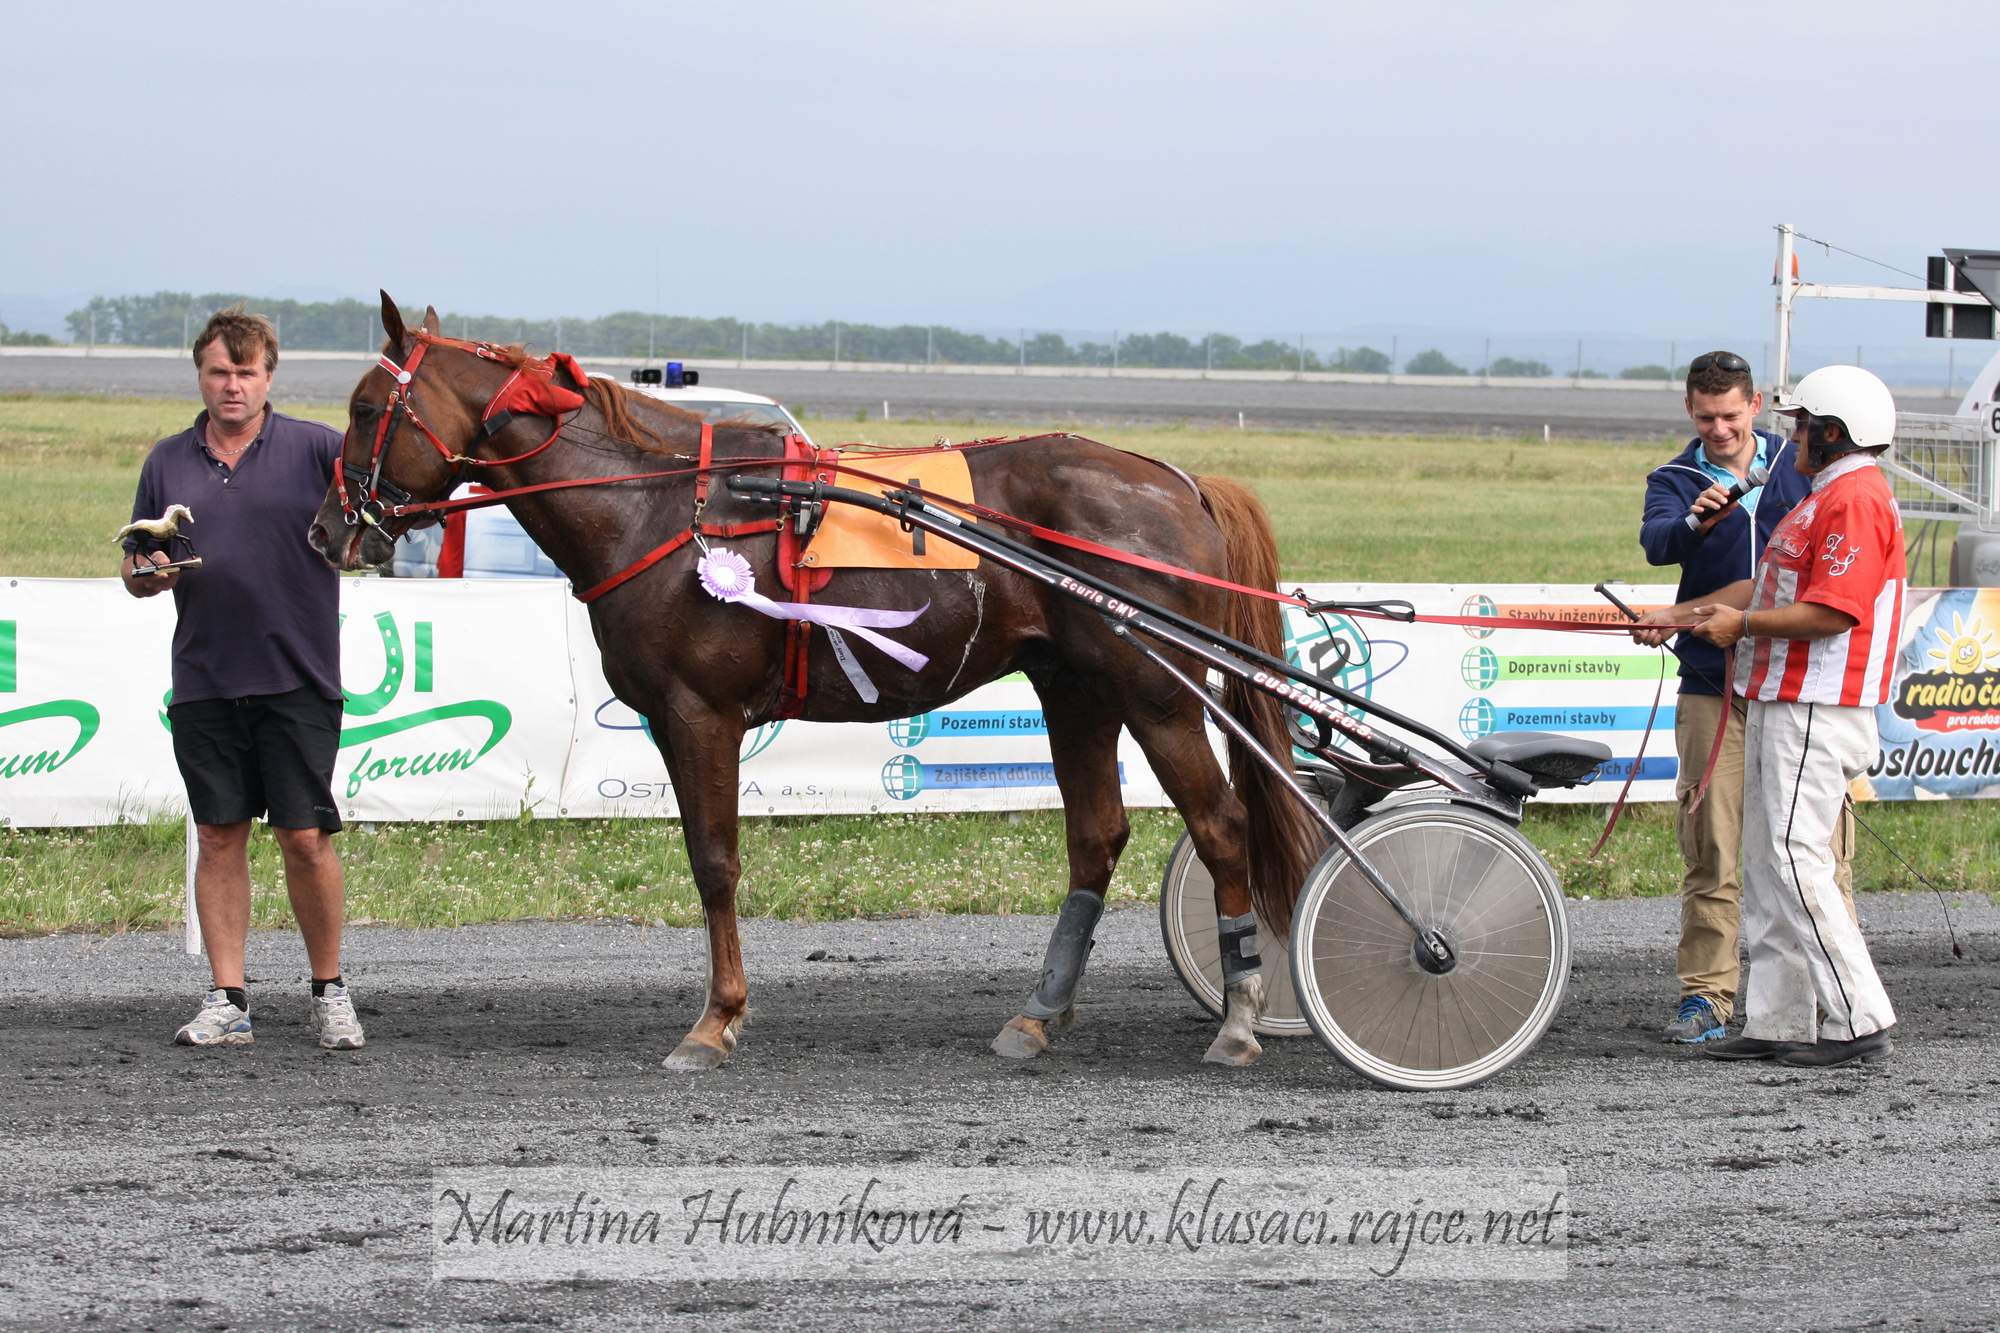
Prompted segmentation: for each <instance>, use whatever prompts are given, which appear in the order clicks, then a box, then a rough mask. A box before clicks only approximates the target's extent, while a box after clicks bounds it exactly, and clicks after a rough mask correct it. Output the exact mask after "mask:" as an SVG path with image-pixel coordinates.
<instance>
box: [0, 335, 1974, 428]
mask: <svg viewBox="0 0 2000 1333" xmlns="http://www.w3.org/2000/svg"><path fill="white" fill-rule="evenodd" d="M367 364H368V363H367V360H366V359H365V358H362V357H360V356H355V357H352V358H345V357H338V358H334V357H329V358H324V359H323V358H319V357H313V358H307V357H305V356H297V357H293V358H291V359H288V360H286V361H284V362H283V363H282V364H281V365H280V366H279V368H278V380H277V388H276V391H275V396H276V398H277V400H278V402H279V403H280V404H283V403H286V402H294V403H342V402H346V401H347V397H348V395H349V394H350V393H352V392H353V391H354V386H355V383H356V382H357V381H358V380H359V379H360V378H361V375H362V373H363V371H364V370H366V368H367ZM593 368H595V367H593ZM606 368H607V369H611V368H610V367H606ZM703 370H704V375H705V378H707V379H708V380H709V381H710V382H711V383H714V384H718V385H726V386H728V387H729V388H732V389H746V390H749V391H750V392H752V393H762V394H768V395H769V396H771V397H773V398H776V399H777V400H778V401H780V402H782V403H785V404H787V405H788V406H790V407H791V408H792V409H793V410H794V411H800V412H809V413H813V414H817V415H822V416H830V417H849V416H854V415H855V414H857V413H863V414H866V415H867V416H869V417H870V418H874V417H877V416H879V415H880V413H881V410H882V404H883V402H884V401H885V400H886V401H887V402H888V403H889V410H890V412H891V413H892V414H894V415H895V416H896V417H898V418H906V419H907V418H912V417H916V418H922V417H926V416H930V417H941V418H945V419H956V420H966V419H974V420H979V421H995V422H1030V421H1032V422H1041V423H1047V422H1049V421H1051V420H1054V421H1062V422H1072V421H1073V422H1075V423H1078V424H1081V425H1091V424H1121V423H1137V422H1176V421H1194V422H1202V423H1205V424H1209V425H1214V424H1217V423H1230V424H1233V423H1234V422H1235V421H1236V419H1237V413H1239V412H1240V413H1242V414H1243V415H1244V418H1245V421H1246V423H1247V424H1249V425H1252V426H1262V427H1292V428H1300V429H1315V430H1332V431H1352V432H1409V433H1415V434H1434V435H1444V434H1449V435H1489V434H1502V435H1536V434H1539V433H1540V432H1541V429H1542V427H1543V426H1547V427H1548V428H1549V430H1550V433H1551V434H1553V435H1557V436H1562V437H1566V438H1587V439H1657V438H1660V437H1662V436H1673V437H1676V438H1685V437H1686V436H1687V435H1688V433H1689V432H1688V424H1687V414H1686V412H1685V411H1684V410H1683V409H1682V406H1681V395H1680V394H1679V393H1676V392H1674V391H1673V390H1671V389H1667V388H1662V389H1659V390H1657V391H1639V390H1630V389H1608V388H1569V387H1544V386H1535V387H1522V386H1512V387H1491V386H1485V385H1480V384H1477V383H1467V384H1464V385H1437V384H1346V383H1320V382H1316V381H1291V380H1201V379H1153V378H1141V377H1138V376H1119V377H1116V378H1109V377H1102V376H1098V377H1084V376H1043V375H1019V376H1017V375H986V374H953V373H950V372H944V371H939V372H926V371H921V370H918V371H905V370H858V371H848V370H841V371H827V370H810V369H772V368H767V367H760V366H758V365H756V364H755V363H752V364H751V365H749V366H747V367H744V368H742V369H738V368H736V367H735V366H732V365H729V364H727V363H723V364H720V365H715V366H710V367H703ZM615 373H617V374H619V375H621V376H622V375H624V374H625V370H624V369H623V367H622V365H621V366H619V367H617V368H616V369H615ZM194 387H195V386H194V372H193V368H192V367H191V366H190V365H189V364H188V363H187V362H186V361H185V360H183V359H181V358H179V357H171V358H170V357H137V356H119V355H117V354H115V353H107V354H104V355H100V356H92V357H55V356H14V355H9V356H5V357H0V392H10V391H11V392H21V391H33V392H40V393H102V394H113V395H134V396H139V397H171V398H192V397H193V396H194ZM1898 401H1899V404H1900V405H1901V406H1902V407H1903V409H1904V410H1905V411H1912V412H1951V411H1955V410H1956V408H1957V402H1956V400H1955V399H1953V400H1950V401H1946V400H1945V399H1943V398H1942V397H1940V398H1937V399H1936V400H1932V399H1928V398H1924V397H1921V396H1917V395H1911V394H1905V395H1904V396H1903V397H1902V398H1900V399H1899V400H1898Z"/></svg>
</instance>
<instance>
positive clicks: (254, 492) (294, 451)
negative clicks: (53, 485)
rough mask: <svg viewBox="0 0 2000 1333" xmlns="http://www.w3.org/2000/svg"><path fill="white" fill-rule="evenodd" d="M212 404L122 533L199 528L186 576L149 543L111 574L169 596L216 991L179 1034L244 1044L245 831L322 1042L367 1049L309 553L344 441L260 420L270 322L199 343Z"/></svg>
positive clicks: (157, 463)
mask: <svg viewBox="0 0 2000 1333" xmlns="http://www.w3.org/2000/svg"><path fill="white" fill-rule="evenodd" d="M194 363H195V368H196V371H197V372H198V376H199V382H200V386H201V401H202V404H203V406H204V407H205V408H206V410H205V411H203V412H202V413H201V415H200V416H198V417H196V418H195V421H194V425H193V426H191V427H189V428H188V429H187V430H185V431H182V432H181V433H180V434H179V435H175V436H172V437H171V438H169V439H164V440H161V441H160V442H159V443H157V444H155V445H154V446H153V451H152V453H150V454H148V455H147V456H146V463H145V466H144V468H143V469H141V471H140V473H139V490H138V494H137V495H136V496H135V497H134V499H133V502H132V517H133V520H134V521H135V522H136V521H139V520H143V519H154V518H158V517H160V516H161V515H162V514H164V513H165V512H166V511H167V507H168V506H169V505H175V504H181V505H186V506H187V508H188V509H189V511H190V512H191V513H192V514H193V518H192V519H191V520H185V521H186V522H187V528H186V535H187V536H188V537H189V538H191V539H192V541H193V542H194V543H195V545H196V547H197V549H199V550H200V552H201V557H202V564H201V566H200V567H199V568H196V569H185V570H162V571H159V572H154V571H155V570H158V567H159V566H161V565H164V564H167V563H169V556H168V555H167V554H166V553H165V551H164V550H163V549H161V547H160V543H159V542H156V541H154V540H153V539H151V538H148V537H146V536H144V535H143V534H136V533H135V534H134V535H132V536H130V537H128V538H126V540H125V550H126V556H125V560H124V563H123V565H122V567H121V570H120V573H121V576H122V577H123V579H124V582H125V587H126V589H127V590H128V591H129V592H131V594H132V595H133V596H134V597H153V596H157V595H158V594H160V593H163V592H172V593H173V595H174V610H175V613H176V616H177V620H176V623H175V626H174V644H173V683H174V688H173V694H172V696H171V702H170V703H169V704H168V706H167V717H168V720H169V722H170V723H171V724H172V726H173V735H174V759H175V761H176V762H177V763H178V764H179V766H180V770H181V780H182V781H183V782H184V783H185V784H186V786H187V794H188V810H189V812H190V814H192V816H193V817H194V823H195V831H196V834H197V839H196V852H197V860H196V863H195V911H196V914H197V915H198V916H199V917H200V920H201V935H202V941H203V943H204V944H205V945H206V946H207V948H208V957H209V964H210V966H211V968H212V969H213V979H214V986H213V988H212V989H211V990H210V991H209V992H208V995H207V998H206V1000H205V1001H204V1002H203V1004H202V1007H201V1011H200V1012H199V1013H197V1014H196V1015H195V1016H194V1018H193V1019H192V1020H190V1021H189V1022H188V1023H187V1024H185V1025H184V1026H183V1027H182V1028H181V1029H180V1030H179V1031H178V1032H176V1033H175V1034H174V1040H175V1041H176V1042H178V1043H180V1044H181V1045H184V1046H247V1045H249V1044H250V1043H251V1041H252V1040H253V1037H252V1034H251V1027H250V999H249V996H248V994H247V993H246V992H245V990H244V977H243V953H244V948H245V945H246V943H247V942H248V939H249V933H250V856H249V846H250V821H251V820H253V819H255V818H257V817H258V816H259V815H263V816H264V817H265V818H266V819H267V820H268V822H269V823H270V825H271V831H272V832H273V833H274V834H275V835H276V836H277V839H278V847H279V850H280V851H281V852H282V854H283V857H284V863H285V887H286V889H287V891H288V892H289V894H290V897H291V904H292V914H293V915H294V916H295V917H296V918H297V919H298V922H299V933H300V934H301V935H302V936H304V937H305V945H306V956H307V958H308V959H309V960H310V961H311V964H312V997H313V999H312V1009H313V1021H314V1027H315V1029H316V1030H317V1032H318V1035H319V1044H320V1045H321V1046H324V1047H326V1048H328V1049H329V1050H357V1049H359V1048H360V1046H361V1044H362V1041H363V1037H362V1031H361V1023H360V1020H359V1019H358V1018H357V1017H356V1015H355V1012H354V1001H353V1000H352V998H351V997H350V996H349V995H348V992H347V987H346V985H345V983H344V982H343V980H342V978H341V973H340V930H341V917H342V908H343V899H344V884H343V881H342V878H341V870H340V858H339V857H338V856H337V855H336V854H335V852H334V849H333V837H332V835H333V834H335V833H338V832H339V831H340V815H339V812H338V811H337V810H336V809H335V808H334V802H333V791H332V781H333V763H334V755H335V752H336V751H337V750H338V749H339V746H340V718H341V707H342V704H341V690H340V576H339V575H338V574H337V573H336V572H335V571H334V570H333V569H332V568H331V567H330V566H329V565H328V564H327V563H326V561H325V560H323V559H321V558H320V556H319V554H318V552H316V551H314V550H313V549H312V547H311V546H309V545H308V544H307V543H306V529H307V527H308V526H309V525H310V524H311V523H312V520H313V515H314V513H315V511H317V510H318V508H319V503H320V500H321V498H322V497H323V496H324V495H325V494H326V487H327V482H328V480H329V478H331V476H332V475H333V468H334V467H335V466H336V465H337V463H338V460H339V458H340V445H341V437H340V433H339V432H338V431H336V430H334V429H333V428H332V427H331V426H325V425H321V424H320V423H318V422H313V421H300V420H298V419H296V418H293V417H287V416H281V415H279V414H278V413H276V412H273V411H272V410H271V407H270V404H269V402H268V401H267V399H268V397H269V395H270V391H271V372H272V371H273V370H274V369H275V368H276V367H277V364H278V337H277V331H276V330H275V329H273V328H272V327H271V325H270V323H269V321H267V320H265V319H264V318H262V317H261V316H258V315H249V314H245V313H244V312H243V309H242V307H241V306H236V307H232V308H231V309H228V310H224V311H221V312H219V313H217V314H216V316H215V317H214V318H213V319H211V320H209V322H208V327H207V328H205V329H203V330H202V334H201V337H199V338H198V339H196V340H195V344H194Z"/></svg>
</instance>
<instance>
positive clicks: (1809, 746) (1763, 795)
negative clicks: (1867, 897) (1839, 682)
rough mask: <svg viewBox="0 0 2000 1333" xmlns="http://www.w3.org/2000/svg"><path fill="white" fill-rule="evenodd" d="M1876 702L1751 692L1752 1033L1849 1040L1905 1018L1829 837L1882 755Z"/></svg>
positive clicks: (1747, 833)
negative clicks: (1780, 699) (1845, 898)
mask: <svg viewBox="0 0 2000 1333" xmlns="http://www.w3.org/2000/svg"><path fill="white" fill-rule="evenodd" d="M1875 749H1876V741H1875V710H1874V709H1872V708H1842V707H1839V706H1838V705H1834V704H1799V703H1760V702H1757V701H1755V700H1752V701H1750V708H1749V717H1748V718H1747V720H1746V723H1745V727H1744V733H1743V938H1744V945H1745V948H1746V951H1747V952H1748V954H1749V958H1750V977H1749V982H1748V984H1747V985H1746V986H1745V988H1744V1001H1745V1003H1744V1019H1743V1035H1744V1036H1746V1037H1758V1038H1762V1039H1763V1040H1766V1041H1808V1042H1809V1041H1817V1040H1821V1039H1825V1040H1829V1041H1851V1040H1853V1039H1854V1038H1856V1037H1862V1036H1866V1035H1867V1034H1868V1033H1870V1032H1874V1031H1877V1030H1878V1029H1881V1028H1886V1027H1888V1026H1889V1025H1890V1024H1892V1023H1894V1022H1895V1021H1896V1013H1895V1010H1894V1009H1892V1008H1890V1006H1889V995H1888V992H1886V991H1884V990H1883V989H1882V979H1881V978H1880V977H1879V976H1877V975H1876V973H1875V964H1874V961H1873V960H1872V959H1870V958H1869V956H1868V942H1867V941H1866V940H1864V939H1863V938H1862V936H1861V928H1860V927H1859V926H1858V925H1856V924H1855V922H1854V920H1853V918H1851V917H1850V916H1848V914H1847V908H1846V907H1845V906H1844V905H1843V904H1842V902H1841V897H1840V889H1839V888H1838V886H1836V885H1835V883H1834V877H1833V857H1832V854H1831V853H1830V851H1829V850H1828V845H1827V844H1828V842H1829V840H1830V839H1831V837H1832V834H1833V828H1834V825H1835V824H1836V823H1838V822H1839V820H1840V815H1841V803H1842V801H1843V800H1844V799H1845V797H1846V795H1847V783H1848V780H1849V779H1850V778H1852V777H1854V776H1856V775H1858V774H1860V773H1861V772H1863V771H1864V770H1866V769H1867V767H1868V765H1869V764H1871V763H1873V762H1874V759H1875Z"/></svg>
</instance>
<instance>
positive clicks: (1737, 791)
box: [1639, 352, 1854, 1044]
mask: <svg viewBox="0 0 2000 1333" xmlns="http://www.w3.org/2000/svg"><path fill="white" fill-rule="evenodd" d="M1763 409H1764V395H1763V394H1761V393H1759V392H1757V386H1756V381H1755V380H1754V379H1753V378H1752V376H1751V373H1750V363H1749V362H1747V361H1745V360H1744V359H1743V358H1742V357H1740V356H1738V355H1736V354H1735V353H1734V352H1707V353H1704V354H1703V355H1701V356H1698V357H1696V358H1695V359H1694V360H1693V361H1692V362H1690V363H1689V365H1688V377H1687V413H1688V416H1689V418H1690V419H1691V420H1693V422H1694V427H1695V438H1694V439H1692V440H1690V441H1688V446H1687V448H1685V449H1683V450H1682V451H1681V452H1680V453H1679V454H1678V455H1677V456H1676V457H1675V458H1674V460H1673V461H1672V462H1670V463H1663V464H1661V465H1660V466H1659V467H1657V468H1655V469H1653V471H1652V472H1651V474H1649V475H1648V476H1647V478H1646V510H1645V516H1644V518H1643V519H1642V520H1641V521H1640V525H1639V544H1640V545H1641V546H1643V547H1644V548H1645V550H1646V559H1647V561H1648V562H1650V563H1652V564H1655V565H1679V566H1680V567H1681V578H1680V590H1679V592H1678V593H1677V594H1676V595H1675V598H1674V600H1675V601H1676V602H1688V601H1692V600H1694V599H1697V598H1702V597H1706V596H1708V595H1709V594H1710V593H1712V592H1714V591H1715V590H1716V589H1718V588H1721V587H1724V586H1726V585H1728V584H1731V583H1735V582H1737V581H1739V580H1741V579H1747V578H1750V577H1752V576H1753V575H1754V574H1755V572H1756V569H1757V561H1758V558H1759V557H1760V556H1761V555H1762V554H1763V551H1764V543H1765V542H1766V541H1767V540H1768V539H1769V538H1770V535H1771V531H1772V529H1774V528H1776V527H1777V526H1778V522H1779V520H1780V519H1782V518H1784V516H1785V515H1786V514H1788V513H1790V512H1791V510H1792V506H1793V505H1795V504H1797V503H1798V502H1799V500H1800V499H1801V498H1802V497H1803V496H1805V495H1806V494H1807V493H1808V492H1809V491H1810V489H1811V486H1812V481H1811V479H1810V478H1809V477H1806V476H1803V475H1801V474H1800V473H1799V472H1798V470H1797V469H1796V468H1795V467H1794V466H1793V463H1794V458H1793V453H1794V450H1795V446H1794V445H1793V444H1792V443H1791V442H1790V441H1789V440H1786V439H1784V438H1783V437H1782V436H1779V435H1776V434H1773V433H1772V432H1769V431H1761V430H1756V429H1754V428H1753V427H1752V426H1751V423H1752V422H1753V421H1755V420H1756V419H1757V414H1758V413H1759V412H1761V411H1763ZM1759 467H1761V468H1763V469H1764V470H1765V471H1766V472H1767V473H1768V474H1769V475H1768V479H1767V480H1766V481H1765V482H1764V484H1763V485H1762V486H1759V487H1753V488H1751V489H1750V490H1748V491H1747V492H1746V493H1745V494H1744V495H1743V496H1742V498H1741V499H1740V500H1739V499H1732V498H1731V496H1730V494H1729V491H1730V488H1731V487H1734V486H1736V485H1738V484H1741V483H1744V482H1746V481H1747V479H1748V478H1749V475H1750V473H1751V470H1752V469H1753V468H1759ZM1691 515H1692V516H1693V518H1694V521H1695V526H1693V527H1690V526H1689V525H1688V519H1689V517H1690V516H1691ZM1641 619H1642V621H1647V622H1651V623H1655V624H1667V623H1671V620H1670V618H1669V613H1668V611H1667V610H1665V609H1662V610H1660V611H1655V612H1652V613H1650V614H1649V615H1647V616H1644V617H1642V618H1641ZM1674 651H1675V652H1676V653H1677V654H1678V655H1679V657H1680V663H1681V665H1680V698H1679V701H1678V702H1677V704H1676V705H1675V709H1674V748H1675V749H1676V750H1677V751H1678V752H1679V755H1680V776H1679V778H1678V780H1677V781H1676V782H1675V785H1674V795H1675V798H1676V799H1677V800H1678V802H1679V804H1680V812H1679V814H1678V816H1677V817H1676V820H1675V831H1676V832H1677V833H1678V835H1679V837H1680V845H1681V856H1682V858H1683V859H1684V860H1685V861H1686V863H1687V871H1686V874H1685V875H1684V876H1683V877H1682V879H1681V939H1680V949H1679V952H1678V957H1677V959H1676V963H1677V968H1676V970H1677V971H1678V972H1679V974H1680V984H1681V998H1680V1005H1679V1007H1678V1009H1677V1010H1676V1011H1675V1014H1674V1018H1673V1021H1672V1022H1670V1023H1668V1024H1667V1026H1666V1029H1665V1031H1664V1032H1663V1034H1662V1035H1663V1036H1664V1038H1665V1039H1666V1040H1667V1041H1671V1042H1682V1043H1687V1044H1697V1043H1700V1042H1705V1041H1712V1040H1714V1039H1716V1038H1718V1037H1721V1036H1723V1035H1724V1032H1725V1025H1726V1024H1727V1023H1728V1022H1729V1017H1730V1014H1731V1013H1732V1012H1733V1010H1734V1009H1735V1005H1736V982H1737V977H1738V973H1739V965H1738V962H1737V952H1736V940H1737V927H1738V923H1739V920H1740V918H1741V911H1742V901H1743V874H1742V870H1741V866H1740V858H1741V852H1742V842H1743V718H1742V715H1741V712H1740V711H1739V710H1740V709H1741V707H1742V705H1741V703H1740V702H1737V703H1736V706H1735V709H1730V705H1731V698H1730V693H1729V687H1728V678H1727V676H1726V675H1725V674H1724V672H1723V662H1722V650H1721V649H1719V648H1717V647H1715V645H1713V644H1711V643H1709V642H1707V641H1706V640H1704V639H1700V638H1697V637H1695V636H1694V635H1692V634H1682V635H1680V636H1679V638H1678V639H1677V640H1676V642H1675V644H1674ZM1726 709H1727V710H1730V716H1729V723H1728V729H1727V730H1726V731H1725V732H1724V733H1723V741H1722V753H1721V754H1720V755H1718V756H1717V757H1716V761H1715V775H1714V777H1713V778H1711V779H1710V782H1709V788H1708V795H1707V797H1706V798H1705V799H1704V800H1703V801H1702V803H1701V806H1700V808H1698V809H1695V810H1690V809H1689V808H1688V807H1689V805H1690V804H1691V803H1692V802H1693V800H1694V794H1695V790H1696V789H1697V788H1698V787H1699V786H1700V785H1701V777H1702V773H1703V772H1704V771H1705V770H1706V768H1707V766H1708V759H1709V754H1710V751H1711V750H1712V748H1713V747H1714V744H1715V733H1716V729H1717V727H1718V726H1719V725H1721V723H1722V717H1723V713H1724V711H1725V710H1726ZM1853 849H1854V817H1853V815H1852V813H1851V812H1848V811H1843V813H1842V816H1841V819H1840V821H1839V824H1838V826H1837V827H1836V828H1835V831H1834V841H1833V855H1834V864H1835V872H1836V873H1835V879H1836V880H1837V881H1838V882H1839V885H1840V891H1841V895H1842V897H1843V898H1845V899H1846V901H1847V910H1848V913H1849V915H1852V914H1853V912H1854V898H1853V894H1852V891H1851V889H1850V881H1851V878H1852V875H1851V870H1850V867H1849V861H1850V860H1851V858H1852V856H1853Z"/></svg>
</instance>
